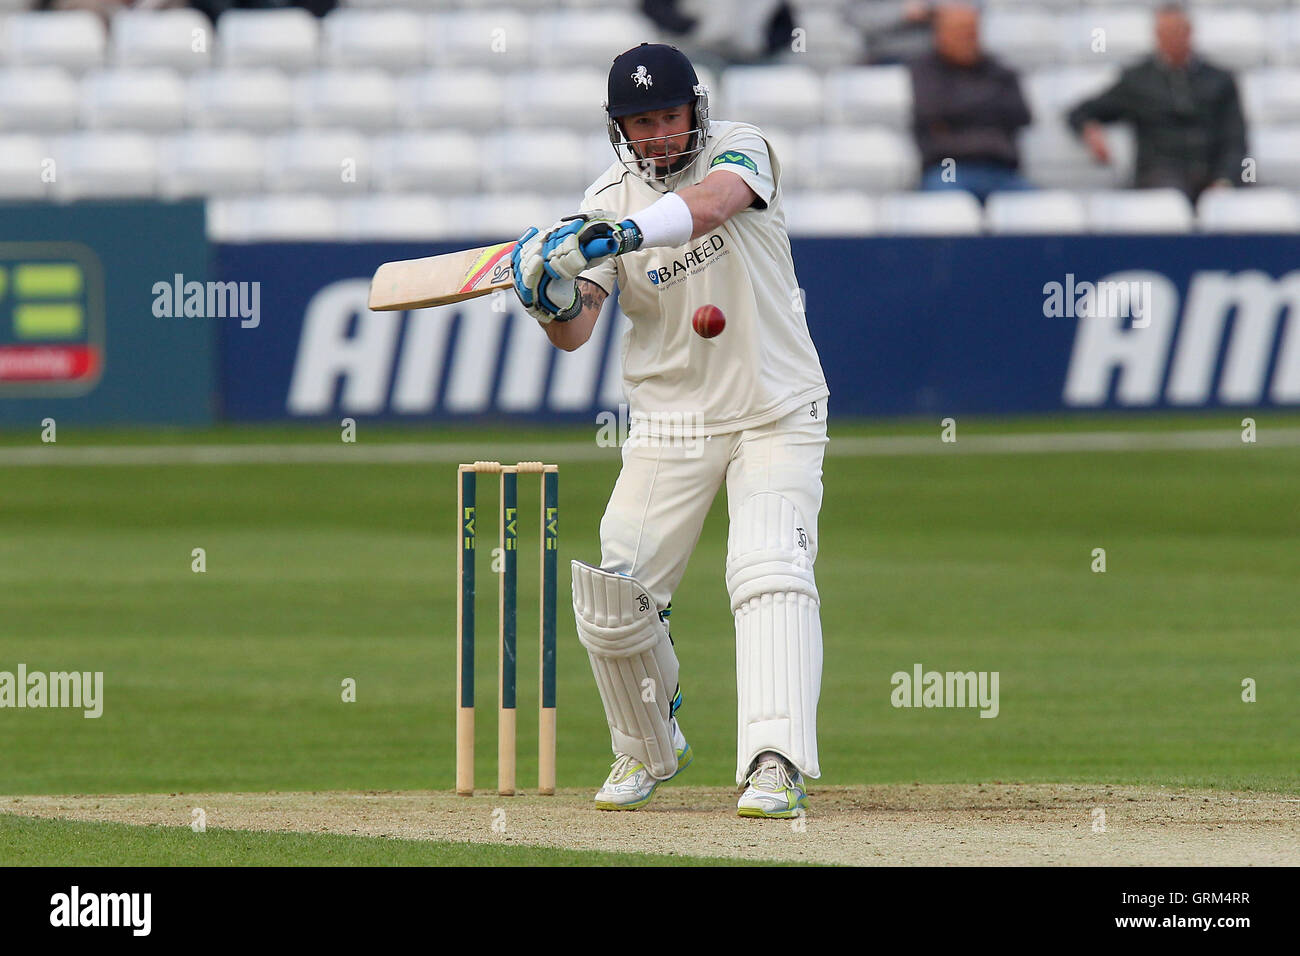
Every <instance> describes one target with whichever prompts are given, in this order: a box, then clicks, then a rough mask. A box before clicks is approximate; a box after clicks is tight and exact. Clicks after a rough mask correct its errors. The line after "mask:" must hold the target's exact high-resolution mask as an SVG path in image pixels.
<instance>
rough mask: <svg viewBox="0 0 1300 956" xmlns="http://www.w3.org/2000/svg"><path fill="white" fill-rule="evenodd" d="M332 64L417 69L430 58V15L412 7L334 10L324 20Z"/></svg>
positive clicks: (324, 41)
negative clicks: (415, 10) (428, 19)
mask: <svg viewBox="0 0 1300 956" xmlns="http://www.w3.org/2000/svg"><path fill="white" fill-rule="evenodd" d="M321 31H322V37H321V39H322V45H323V48H324V49H323V53H324V61H325V62H326V63H327V64H329V65H330V66H339V67H358V66H372V67H385V68H386V69H390V70H401V69H414V68H416V67H420V66H423V65H424V64H425V62H426V60H427V57H426V53H425V48H426V43H427V36H426V18H425V17H424V16H422V15H421V14H418V13H414V12H412V11H410V10H375V11H370V10H333V11H331V12H330V13H328V14H326V15H325V18H324V19H323V20H322V21H321Z"/></svg>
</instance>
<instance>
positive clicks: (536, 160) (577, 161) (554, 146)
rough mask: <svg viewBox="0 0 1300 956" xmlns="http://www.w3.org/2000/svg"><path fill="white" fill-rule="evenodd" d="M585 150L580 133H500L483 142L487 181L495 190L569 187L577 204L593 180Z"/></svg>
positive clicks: (541, 190) (549, 189) (508, 190)
mask: <svg viewBox="0 0 1300 956" xmlns="http://www.w3.org/2000/svg"><path fill="white" fill-rule="evenodd" d="M612 152H613V151H612V150H611V155H612ZM582 154H583V139H582V137H581V136H579V135H578V134H577V133H566V132H560V131H558V130H540V129H539V130H511V131H509V132H505V133H498V134H495V135H494V136H491V137H489V138H488V140H487V141H486V142H484V144H483V157H484V170H483V175H484V183H485V185H486V186H487V188H488V189H489V190H490V191H492V192H514V191H520V192H522V191H533V192H551V193H555V192H562V191H568V192H571V193H572V194H573V200H572V203H571V205H572V206H574V207H576V206H577V202H578V199H579V198H581V195H582V190H583V189H585V188H586V187H587V185H588V183H589V180H588V179H587V177H586V171H585V169H584V167H583V164H582V162H581V160H582Z"/></svg>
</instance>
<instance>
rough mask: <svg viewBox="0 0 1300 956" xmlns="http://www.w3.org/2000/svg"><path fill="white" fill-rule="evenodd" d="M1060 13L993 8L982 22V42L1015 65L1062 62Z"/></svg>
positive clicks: (1026, 65) (1011, 64)
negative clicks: (1059, 45) (1059, 41)
mask: <svg viewBox="0 0 1300 956" xmlns="http://www.w3.org/2000/svg"><path fill="white" fill-rule="evenodd" d="M1059 27H1060V19H1059V16H1056V15H1052V14H1048V13H1044V12H1041V11H1022V10H1012V9H994V10H989V11H988V12H987V13H985V14H984V17H983V18H982V20H981V22H980V42H981V43H982V45H983V46H984V48H985V49H987V50H988V51H989V52H990V53H992V54H993V55H994V57H996V58H997V59H998V60H999V61H1001V62H1002V64H1003V65H1005V66H1010V67H1012V68H1013V69H1017V70H1019V69H1024V68H1026V67H1034V66H1041V65H1044V64H1048V63H1059V62H1060V57H1061V52H1060V50H1059V49H1058V36H1057V33H1058V30H1059Z"/></svg>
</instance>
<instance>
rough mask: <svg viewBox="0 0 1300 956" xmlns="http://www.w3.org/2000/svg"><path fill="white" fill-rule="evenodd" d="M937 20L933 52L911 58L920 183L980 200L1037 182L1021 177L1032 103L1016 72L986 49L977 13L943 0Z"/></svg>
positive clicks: (914, 122) (928, 187)
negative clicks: (1020, 139)
mask: <svg viewBox="0 0 1300 956" xmlns="http://www.w3.org/2000/svg"><path fill="white" fill-rule="evenodd" d="M933 19H934V51H933V52H932V53H928V54H926V55H924V56H922V57H920V58H918V59H916V60H914V61H912V65H911V66H912V93H913V133H914V134H915V136H916V145H917V148H918V149H919V150H920V152H921V188H922V189H964V190H966V191H967V192H971V193H974V194H975V195H976V196H978V197H979V199H980V200H981V201H982V200H984V199H985V198H986V197H987V196H988V194H989V193H991V192H996V191H998V190H1013V189H1014V190H1019V189H1032V188H1034V187H1033V186H1032V185H1030V183H1028V182H1027V181H1026V180H1025V179H1023V178H1022V177H1021V176H1020V173H1019V168H1020V154H1019V150H1018V149H1017V147H1016V130H1018V129H1020V128H1021V127H1022V126H1027V125H1029V120H1030V116H1029V108H1028V107H1027V106H1026V105H1025V98H1024V97H1023V96H1022V95H1021V93H1020V82H1019V80H1017V79H1016V74H1015V73H1014V72H1013V71H1012V70H1009V69H1007V68H1006V67H1005V66H1003V65H1002V64H1000V63H998V62H997V61H996V60H994V59H993V58H992V57H991V56H988V55H987V54H986V53H984V51H983V50H982V49H980V44H979V12H978V11H977V10H976V9H975V8H974V7H972V6H970V5H968V4H964V3H944V4H941V5H940V6H938V7H937V8H936V9H935V11H934V17H933Z"/></svg>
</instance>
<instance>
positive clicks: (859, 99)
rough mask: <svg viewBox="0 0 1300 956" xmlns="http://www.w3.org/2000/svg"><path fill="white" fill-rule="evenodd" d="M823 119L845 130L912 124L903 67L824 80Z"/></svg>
mask: <svg viewBox="0 0 1300 956" xmlns="http://www.w3.org/2000/svg"><path fill="white" fill-rule="evenodd" d="M826 118H827V119H828V120H830V121H831V122H832V123H839V124H842V125H845V126H875V125H882V126H892V127H895V128H897V129H906V128H908V127H909V126H910V125H911V122H912V77H911V73H910V72H909V70H908V69H907V67H905V66H862V67H855V68H852V69H844V70H836V71H835V72H833V73H831V74H830V75H829V76H827V78H826Z"/></svg>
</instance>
